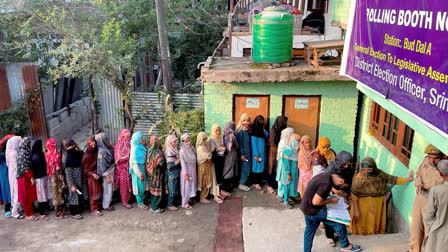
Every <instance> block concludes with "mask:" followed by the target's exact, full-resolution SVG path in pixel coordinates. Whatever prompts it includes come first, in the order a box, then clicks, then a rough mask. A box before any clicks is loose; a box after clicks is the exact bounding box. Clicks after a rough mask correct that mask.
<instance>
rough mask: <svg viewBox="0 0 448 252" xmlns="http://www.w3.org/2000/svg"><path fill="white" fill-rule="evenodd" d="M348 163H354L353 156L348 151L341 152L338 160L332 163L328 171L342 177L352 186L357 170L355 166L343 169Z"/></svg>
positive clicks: (337, 157) (337, 156)
mask: <svg viewBox="0 0 448 252" xmlns="http://www.w3.org/2000/svg"><path fill="white" fill-rule="evenodd" d="M347 162H350V163H352V162H353V156H352V154H350V153H349V152H347V151H341V152H339V153H338V154H337V155H336V159H335V160H333V161H331V163H330V164H329V165H328V166H327V169H326V171H327V172H329V173H332V174H338V175H340V176H341V177H342V178H343V179H344V181H345V183H346V184H348V185H351V184H352V180H353V175H355V169H354V167H353V165H350V166H348V167H346V168H342V166H343V165H344V164H345V163H347ZM349 189H350V188H347V190H349Z"/></svg>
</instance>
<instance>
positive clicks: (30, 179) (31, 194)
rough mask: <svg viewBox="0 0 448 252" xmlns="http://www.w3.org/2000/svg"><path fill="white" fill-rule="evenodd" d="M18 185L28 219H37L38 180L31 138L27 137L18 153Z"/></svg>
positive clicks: (21, 143) (20, 198)
mask: <svg viewBox="0 0 448 252" xmlns="http://www.w3.org/2000/svg"><path fill="white" fill-rule="evenodd" d="M17 186H18V192H19V202H20V203H21V204H22V206H23V209H24V210H25V215H26V219H27V220H31V221H36V220H38V218H37V217H36V216H34V210H33V202H34V201H36V200H37V195H36V182H35V180H34V171H33V169H32V167H31V138H30V137H25V138H24V139H22V141H20V144H19V150H18V153H17Z"/></svg>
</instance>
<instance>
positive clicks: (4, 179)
mask: <svg viewBox="0 0 448 252" xmlns="http://www.w3.org/2000/svg"><path fill="white" fill-rule="evenodd" d="M8 136H9V137H8ZM8 136H5V137H4V138H3V139H2V141H1V144H0V201H3V204H4V205H5V217H6V218H11V190H10V185H9V179H8V166H7V165H6V144H7V143H8V139H9V138H11V137H13V136H14V135H8Z"/></svg>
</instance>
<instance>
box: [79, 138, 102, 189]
mask: <svg viewBox="0 0 448 252" xmlns="http://www.w3.org/2000/svg"><path fill="white" fill-rule="evenodd" d="M92 142H95V139H94V138H93V137H91V138H89V139H87V144H86V147H87V149H86V151H85V152H84V155H83V156H82V170H83V172H84V177H83V181H84V182H86V181H87V178H88V176H89V172H94V170H95V168H96V164H97V159H98V148H97V146H96V144H95V146H94V147H92V145H91V143H92Z"/></svg>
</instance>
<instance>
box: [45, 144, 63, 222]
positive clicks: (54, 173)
mask: <svg viewBox="0 0 448 252" xmlns="http://www.w3.org/2000/svg"><path fill="white" fill-rule="evenodd" d="M46 144H47V153H46V154H45V161H46V162H47V175H48V177H49V178H50V188H51V201H52V203H53V205H54V208H55V211H56V217H62V216H64V213H65V202H64V196H63V191H64V186H65V178H64V175H63V172H62V170H61V169H62V167H61V154H60V153H59V152H58V151H57V144H56V140H55V139H54V138H49V139H48V140H47V143H46Z"/></svg>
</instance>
